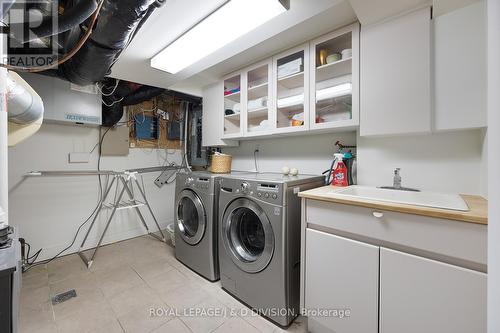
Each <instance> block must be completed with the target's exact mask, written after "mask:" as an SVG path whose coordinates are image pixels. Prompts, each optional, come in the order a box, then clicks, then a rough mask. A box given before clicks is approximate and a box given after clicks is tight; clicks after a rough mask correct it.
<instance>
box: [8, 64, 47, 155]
mask: <svg viewBox="0 0 500 333" xmlns="http://www.w3.org/2000/svg"><path fill="white" fill-rule="evenodd" d="M6 83H7V120H8V122H7V123H8V144H9V146H14V145H16V144H18V143H19V142H21V141H23V140H25V139H27V138H28V137H30V136H32V135H33V134H35V133H36V132H37V131H38V130H39V129H40V127H41V126H42V121H43V111H44V107H43V102H42V99H41V98H40V96H39V95H38V94H37V93H36V92H35V91H34V90H33V88H31V86H30V85H29V84H28V83H27V82H26V81H24V80H23V79H22V78H21V77H20V76H19V75H18V74H16V73H15V72H8V74H7V77H6Z"/></svg>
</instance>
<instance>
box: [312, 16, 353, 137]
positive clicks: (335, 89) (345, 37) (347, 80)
mask: <svg viewBox="0 0 500 333" xmlns="http://www.w3.org/2000/svg"><path fill="white" fill-rule="evenodd" d="M310 54H311V66H310V69H311V74H310V75H311V84H310V87H311V99H310V118H309V121H310V128H311V129H312V130H314V129H326V128H337V127H342V128H348V127H349V126H352V127H356V126H358V125H359V93H358V89H359V24H357V23H356V24H353V25H350V26H348V27H345V28H343V29H340V30H337V31H335V32H333V33H330V34H327V35H325V36H322V37H320V38H318V39H316V40H314V41H312V42H311V49H310Z"/></svg>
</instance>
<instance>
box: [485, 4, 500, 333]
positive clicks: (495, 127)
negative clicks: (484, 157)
mask: <svg viewBox="0 0 500 333" xmlns="http://www.w3.org/2000/svg"><path fill="white" fill-rule="evenodd" d="M487 6H488V126H489V128H488V150H489V152H488V160H489V161H488V170H489V181H490V183H491V184H493V186H489V188H488V197H489V200H490V203H491V204H490V205H489V206H488V207H489V208H488V332H489V333H497V332H500V316H499V315H498V314H499V313H500V283H499V281H500V205H499V204H498V203H499V202H500V187H499V186H498V185H499V183H500V173H499V172H498V170H500V154H499V153H498V151H499V145H500V94H499V93H498V91H499V90H500V63H499V61H498V59H500V0H488V2H487Z"/></svg>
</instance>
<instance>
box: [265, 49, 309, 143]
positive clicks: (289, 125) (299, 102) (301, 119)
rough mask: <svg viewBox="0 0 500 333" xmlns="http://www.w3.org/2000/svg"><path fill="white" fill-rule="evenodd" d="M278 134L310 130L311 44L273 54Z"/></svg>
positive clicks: (276, 130) (276, 128)
mask: <svg viewBox="0 0 500 333" xmlns="http://www.w3.org/2000/svg"><path fill="white" fill-rule="evenodd" d="M273 64H274V66H273V70H274V75H273V78H274V81H275V87H276V88H275V96H276V99H275V109H276V123H275V130H274V132H275V133H286V132H301V131H305V130H307V129H309V123H308V120H309V44H305V45H301V46H299V47H296V48H294V49H291V50H288V51H286V52H284V53H282V54H279V55H277V56H275V57H273Z"/></svg>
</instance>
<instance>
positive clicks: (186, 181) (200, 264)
mask: <svg viewBox="0 0 500 333" xmlns="http://www.w3.org/2000/svg"><path fill="white" fill-rule="evenodd" d="M175 192H176V193H175V257H176V258H177V259H178V260H179V261H180V262H182V263H183V264H184V265H186V266H188V267H189V268H191V269H192V270H193V271H195V272H196V273H198V274H200V275H202V276H203V277H205V278H206V279H208V280H210V281H216V280H218V279H219V263H218V249H217V203H218V193H219V178H218V176H217V175H214V174H211V173H209V172H187V173H179V174H178V175H177V179H176V185H175Z"/></svg>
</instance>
